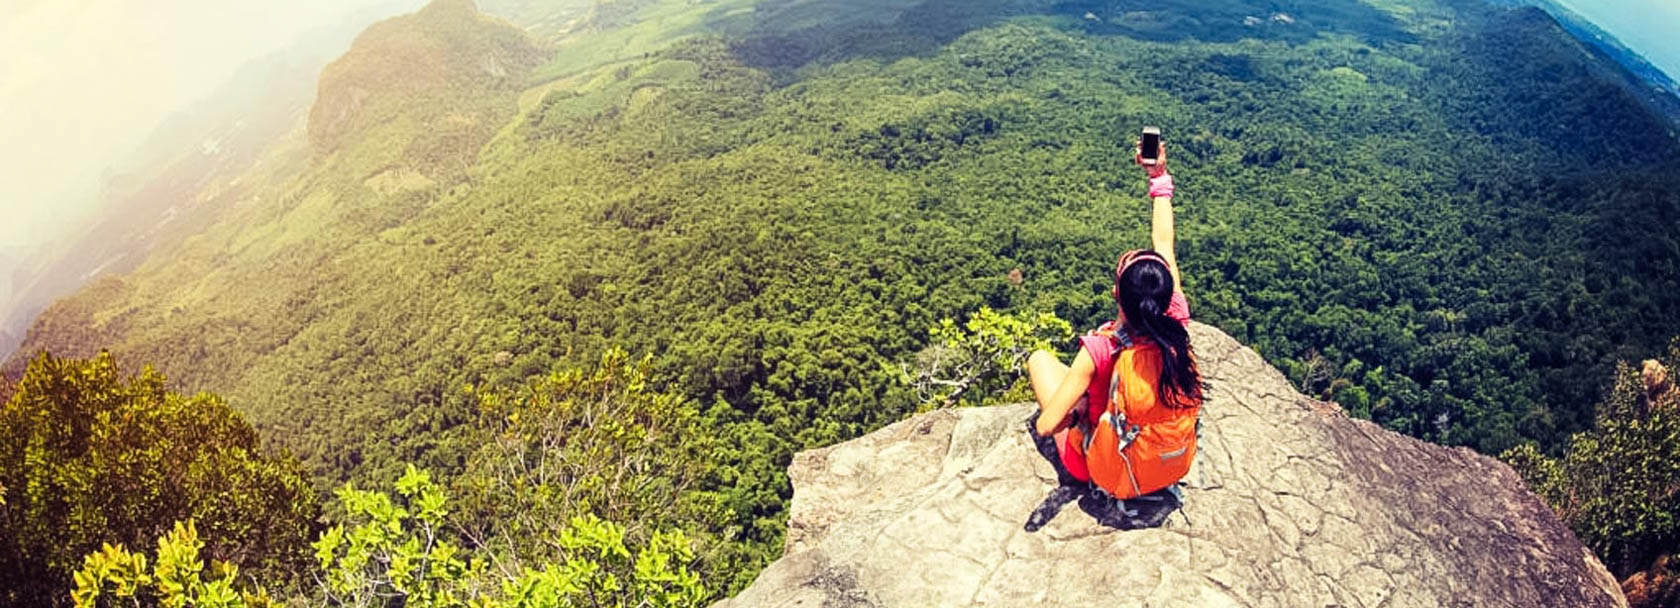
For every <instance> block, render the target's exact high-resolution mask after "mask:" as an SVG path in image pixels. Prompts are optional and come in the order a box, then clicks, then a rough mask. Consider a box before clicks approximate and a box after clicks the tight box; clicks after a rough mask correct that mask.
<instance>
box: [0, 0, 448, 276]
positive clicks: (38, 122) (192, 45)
mask: <svg viewBox="0 0 1680 608" xmlns="http://www.w3.org/2000/svg"><path fill="white" fill-rule="evenodd" d="M408 4H411V5H412V4H417V3H416V2H410V3H408ZM410 8H411V7H410ZM375 9H383V10H385V11H386V12H385V13H384V14H378V13H374V14H370V12H369V11H372V10H375ZM401 11H402V7H400V6H393V3H392V0H143V1H142V0H0V259H3V258H4V257H6V256H17V255H19V254H21V253H24V252H26V251H28V250H31V249H34V248H36V247H38V246H40V245H42V244H44V243H46V242H48V241H51V240H55V239H57V238H61V235H62V234H63V233H64V232H65V231H66V230H67V229H68V228H69V227H70V226H71V224H72V223H75V222H77V221H78V220H83V219H85V216H86V215H87V210H88V209H89V208H91V206H92V205H93V204H94V203H95V202H97V199H96V195H97V192H98V185H99V180H100V176H101V173H102V172H103V170H104V168H105V167H106V166H107V165H109V164H110V163H111V162H112V161H113V160H115V159H116V158H117V157H119V156H120V155H121V154H123V153H125V152H128V151H129V150H131V149H132V148H133V147H134V146H136V145H138V144H139V143H140V140H142V139H143V138H144V137H145V136H146V135H147V134H148V133H150V132H151V131H152V129H153V128H154V127H156V126H157V125H158V123H159V122H161V121H162V120H163V119H164V118H165V117H166V116H167V115H168V114H169V113H170V112H171V111H173V110H176V109H178V108H181V107H184V106H186V105H188V104H190V103H192V102H194V101H197V100H199V99H201V98H203V97H204V96H206V95H208V94H209V93H210V92H212V91H213V90H214V89H215V88H216V87H217V86H218V85H221V84H224V83H225V82H227V80H228V79H229V78H231V77H232V76H233V74H234V72H235V71H236V70H237V69H238V68H239V67H240V66H241V65H243V64H244V63H246V62H247V61H250V60H252V59H255V58H258V57H261V56H264V55H268V54H270V53H273V52H276V51H279V50H281V49H283V48H285V47H286V46H288V45H290V44H291V43H292V42H293V41H294V40H296V39H297V38H298V37H300V35H302V34H304V33H306V32H310V31H312V30H316V29H320V28H323V27H330V26H333V25H337V24H339V23H341V22H342V21H343V20H345V19H348V18H352V16H354V18H356V19H361V20H365V21H369V22H371V21H373V20H376V19H377V18H380V17H383V16H388V15H390V14H395V13H397V12H401Z"/></svg>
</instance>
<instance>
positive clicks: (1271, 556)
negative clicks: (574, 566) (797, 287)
mask: <svg viewBox="0 0 1680 608" xmlns="http://www.w3.org/2000/svg"><path fill="white" fill-rule="evenodd" d="M1191 333H1192V335H1193V336H1194V344H1195V346H1196V350H1197V353H1198V355H1199V360H1200V362H1201V365H1202V369H1203V372H1204V373H1205V374H1206V376H1207V380H1208V381H1209V383H1210V384H1211V385H1212V388H1211V392H1210V393H1209V397H1208V400H1207V403H1206V406H1205V408H1204V409H1203V423H1204V426H1203V435H1202V440H1201V452H1200V454H1198V456H1197V459H1196V464H1195V467H1194V468H1193V469H1192V470H1191V472H1190V475H1189V476H1188V477H1187V478H1186V479H1185V481H1186V483H1187V485H1186V487H1185V490H1184V496H1185V506H1184V508H1183V509H1182V510H1181V511H1180V512H1179V513H1178V514H1175V515H1173V516H1172V517H1171V518H1170V519H1169V520H1168V521H1167V523H1166V524H1165V525H1164V526H1163V527H1160V528H1152V529H1140V530H1130V531H1121V530H1116V529H1113V528H1109V527H1106V526H1103V525H1101V524H1099V523H1098V522H1097V521H1096V520H1095V519H1093V518H1092V516H1090V515H1088V514H1086V513H1085V512H1083V511H1082V510H1081V509H1079V508H1075V507H1072V506H1069V507H1068V508H1066V509H1064V510H1063V511H1062V512H1061V513H1060V515H1059V516H1057V517H1056V518H1055V519H1053V520H1051V521H1050V523H1049V525H1047V526H1045V527H1044V528H1043V529H1041V530H1039V531H1037V532H1027V531H1025V530H1024V529H1023V524H1024V523H1025V521H1026V520H1027V517H1028V515H1029V514H1030V513H1031V512H1032V511H1033V510H1034V508H1035V507H1037V506H1038V505H1039V504H1040V502H1041V501H1042V500H1043V499H1044V498H1045V497H1046V495H1047V494H1048V493H1049V492H1050V491H1051V490H1052V489H1053V487H1054V486H1055V485H1056V477H1055V473H1054V471H1053V469H1052V468H1051V466H1050V465H1049V463H1048V461H1046V460H1045V459H1043V458H1042V457H1040V456H1039V455H1038V453H1037V452H1036V451H1035V450H1034V448H1033V444H1032V442H1031V440H1030V438H1029V437H1028V435H1027V433H1026V426H1025V420H1026V418H1027V417H1028V416H1029V415H1030V414H1031V413H1032V412H1033V410H1034V408H1033V406H1031V405H1015V406H1007V407H994V408H975V409H958V410H942V411H935V412H930V413H927V414H922V415H918V416H915V417H913V418H910V419H908V420H904V421H902V422H899V423H897V424H893V425H891V426H888V427H886V428H884V429H881V430H879V431H876V432H874V433H871V434H869V435H866V436H864V437H861V438H858V439H855V440H853V441H849V442H846V443H842V444H839V445H835V446H832V447H828V448H824V449H820V450H812V451H808V452H804V453H801V454H799V455H798V456H797V457H796V458H795V459H794V462H793V465H792V466H791V467H790V469H789V472H790V474H791V476H792V479H793V486H794V496H793V507H792V513H791V515H790V518H789V521H788V536H787V547H786V552H785V554H784V555H783V556H782V558H781V559H779V560H777V561H776V562H775V563H773V564H771V565H770V567H769V568H766V569H765V570H764V572H763V573H762V574H760V575H759V578H758V579H757V581H755V582H754V583H753V584H752V585H751V586H749V587H748V588H747V589H746V590H744V591H742V592H741V593H740V594H739V595H738V596H736V597H735V598H733V599H730V600H726V601H723V602H721V603H719V604H718V605H717V607H715V608H740V607H749V606H752V607H756V606H811V607H817V606H825V607H826V606H967V605H984V606H1035V605H1064V606H1099V605H1101V606H1286V607H1296V606H1391V607H1399V606H1430V607H1434V606H1580V607H1585V606H1626V605H1627V601H1626V599H1625V598H1624V597H1623V596H1622V592H1621V590H1620V588H1619V586H1618V585H1617V583H1616V581H1615V579H1613V578H1612V577H1611V576H1610V574H1609V573H1608V572H1607V571H1606V570H1605V568H1604V566H1603V565H1602V564H1600V563H1599V561H1598V560H1597V559H1596V558H1595V557H1594V556H1593V555H1592V553H1591V552H1589V551H1588V550H1587V549H1586V548H1585V547H1583V546H1582V545H1581V543H1580V542H1579V541H1578V540H1576V538H1575V536H1574V535H1573V534H1572V533H1570V531H1569V529H1568V528H1566V527H1564V525H1563V524H1562V523H1560V522H1559V521H1558V519H1557V518H1556V517H1555V516H1554V515H1553V513H1552V512H1551V511H1550V510H1549V509H1548V508H1547V507H1546V505H1545V504H1544V503H1542V502H1541V501H1540V499H1539V498H1537V497H1536V496H1535V495H1534V494H1533V493H1531V492H1529V491H1528V490H1527V489H1526V488H1525V487H1524V486H1523V483H1522V481H1521V480H1519V479H1518V477H1517V475H1516V474H1515V473H1513V472H1512V470H1511V469H1510V468H1509V467H1507V466H1506V465H1505V464H1503V463H1501V462H1499V461H1497V460H1494V459H1493V458H1489V457H1487V456H1483V455H1480V454H1477V453H1475V452H1473V451H1470V450H1468V449H1463V448H1447V447H1442V446H1438V445H1432V444H1429V443H1425V442H1422V441H1418V440H1416V439H1412V438H1409V437H1405V436H1402V435H1399V434H1396V433H1393V432H1390V431H1387V430H1384V429H1383V428H1381V427H1379V426H1377V425H1374V424H1371V423H1369V422H1366V421H1362V420H1354V419H1351V418H1349V417H1347V416H1346V415H1345V414H1343V413H1342V411H1341V410H1340V409H1339V408H1337V407H1336V406H1335V405H1333V404H1327V403H1322V402H1317V401H1314V400H1311V399H1308V398H1306V397H1303V396H1302V395H1300V394H1299V393H1298V392H1296V391H1295V389H1294V388H1293V387H1292V386H1291V385H1290V384H1289V382H1288V381H1287V380H1286V379H1285V378H1284V376H1283V375H1282V374H1280V373H1278V371H1277V370H1275V369H1273V368H1271V367H1270V366H1268V365H1267V364H1266V363H1265V362H1264V361H1263V360H1262V359H1261V358H1260V357H1259V355H1257V354H1255V353H1254V351H1252V350H1250V349H1247V348H1244V347H1243V346H1242V345H1240V344H1238V343H1237V342H1236V341H1235V340H1233V339H1231V337H1229V336H1227V335H1225V334H1224V333H1221V332H1220V331H1218V330H1216V329H1213V328H1210V327H1207V326H1204V325H1196V326H1194V327H1193V328H1192V332H1191Z"/></svg>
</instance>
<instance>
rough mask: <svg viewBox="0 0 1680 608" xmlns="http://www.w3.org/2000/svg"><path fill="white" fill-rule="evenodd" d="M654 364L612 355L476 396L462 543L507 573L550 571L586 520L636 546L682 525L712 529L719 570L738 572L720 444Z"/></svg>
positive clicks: (463, 491)
mask: <svg viewBox="0 0 1680 608" xmlns="http://www.w3.org/2000/svg"><path fill="white" fill-rule="evenodd" d="M651 365H652V357H643V358H642V359H640V360H633V359H631V358H630V357H629V355H627V354H626V353H625V352H624V351H622V350H616V349H615V350H609V351H607V352H606V353H605V354H603V355H602V357H601V361H600V364H599V365H597V366H595V367H593V368H592V369H584V368H573V369H566V370H563V371H557V372H554V373H550V374H548V375H546V376H542V377H538V378H535V379H533V380H531V381H529V382H527V383H526V385H525V386H524V387H523V388H520V389H518V390H509V389H493V388H492V389H482V390H475V391H474V396H475V397H476V399H477V400H478V402H479V407H480V408H481V411H482V414H483V418H482V421H481V423H480V429H481V432H482V437H483V441H482V443H483V447H481V448H480V449H479V450H478V452H477V453H476V454H474V455H473V457H472V458H471V460H470V461H469V462H468V465H467V467H466V472H465V473H464V474H462V475H461V476H460V477H459V478H458V479H456V480H455V482H454V487H455V488H456V489H457V492H458V493H459V494H460V495H461V500H460V501H459V504H460V516H459V517H457V518H456V519H455V521H456V522H457V524H458V526H459V528H460V530H461V531H462V534H463V535H465V536H466V537H467V538H470V539H474V542H477V543H481V544H484V545H486V546H491V547H495V548H497V550H498V563H499V564H501V565H503V566H504V567H508V568H516V567H519V566H520V565H524V564H539V563H543V562H547V561H553V560H556V559H558V558H560V557H563V554H562V553H560V552H558V550H557V547H559V546H560V545H561V544H562V543H558V542H557V541H558V539H561V538H563V537H564V534H565V530H566V529H567V527H568V526H570V525H572V524H571V523H570V522H571V521H572V520H574V519H575V518H577V517H579V516H580V515H582V514H588V515H590V516H600V517H602V518H605V519H607V520H610V521H616V522H624V525H626V526H627V529H621V530H620V532H621V533H624V534H628V535H629V537H630V538H632V539H633V540H635V541H637V542H647V541H648V540H649V538H650V535H651V534H653V531H654V530H658V529H664V528H669V527H675V526H684V527H688V528H690V529H701V530H708V531H709V532H710V534H708V535H707V536H706V538H705V539H706V540H707V541H709V542H708V545H709V547H708V550H709V553H710V555H709V556H708V557H710V558H711V559H710V560H709V561H711V563H710V564H708V565H709V566H710V567H712V568H715V569H717V570H719V571H723V572H729V571H731V570H730V568H729V564H728V563H727V561H726V559H725V557H726V554H727V553H729V551H728V548H727V546H726V542H725V541H726V540H727V539H728V538H729V537H730V536H731V535H730V534H729V531H728V530H727V529H726V528H725V525H726V523H727V522H728V521H729V519H730V518H728V517H727V516H726V515H725V514H724V513H723V512H722V507H721V506H720V505H719V501H718V497H717V496H716V494H714V493H708V492H699V491H697V490H698V489H699V486H700V485H701V484H702V483H703V482H704V481H705V478H706V476H708V475H711V474H714V473H715V468H716V467H715V464H714V462H713V460H712V459H713V458H714V453H715V450H716V449H717V448H718V440H717V438H716V437H715V434H714V429H712V428H710V426H709V425H708V424H706V422H705V420H704V419H703V418H702V417H701V415H700V412H699V410H697V409H696V408H695V405H694V403H693V401H692V400H690V399H688V398H686V397H684V396H682V395H679V394H671V393H665V392H659V391H656V390H654V389H653V388H652V387H651V386H650V385H649V382H650V381H651V378H650V376H649V371H650V368H651Z"/></svg>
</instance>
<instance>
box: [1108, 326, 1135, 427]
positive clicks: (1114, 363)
mask: <svg viewBox="0 0 1680 608" xmlns="http://www.w3.org/2000/svg"><path fill="white" fill-rule="evenodd" d="M1110 343H1111V344H1112V347H1111V351H1110V353H1109V358H1110V359H1111V361H1110V369H1109V374H1108V411H1109V412H1114V413H1118V414H1120V415H1124V412H1125V411H1126V408H1124V407H1122V406H1123V405H1124V404H1125V399H1126V394H1125V393H1123V392H1121V391H1120V369H1119V367H1120V365H1119V364H1120V357H1121V355H1122V354H1123V353H1125V352H1126V349H1129V348H1131V347H1132V335H1131V334H1130V333H1128V332H1126V330H1124V329H1121V330H1119V331H1116V332H1115V333H1114V336H1113V337H1112V339H1111V340H1110Z"/></svg>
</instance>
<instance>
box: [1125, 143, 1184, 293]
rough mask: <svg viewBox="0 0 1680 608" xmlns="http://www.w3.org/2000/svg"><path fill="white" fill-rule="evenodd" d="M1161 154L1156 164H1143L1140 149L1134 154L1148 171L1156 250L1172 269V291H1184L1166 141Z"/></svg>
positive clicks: (1151, 219) (1152, 239)
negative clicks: (1174, 228) (1168, 171)
mask: <svg viewBox="0 0 1680 608" xmlns="http://www.w3.org/2000/svg"><path fill="white" fill-rule="evenodd" d="M1160 146H1161V147H1160V150H1161V151H1160V154H1161V156H1160V158H1159V159H1157V160H1156V162H1155V164H1153V165H1145V164H1143V153H1142V151H1141V150H1138V151H1137V155H1136V156H1135V157H1134V158H1133V162H1136V163H1137V164H1138V166H1141V167H1143V168H1144V171H1145V172H1147V173H1148V174H1149V198H1150V201H1151V203H1150V204H1151V206H1152V207H1153V209H1152V210H1151V211H1150V215H1149V236H1150V239H1151V241H1153V243H1152V245H1153V246H1154V249H1155V253H1159V254H1161V257H1163V258H1166V259H1167V268H1168V269H1169V270H1171V271H1172V277H1173V291H1175V292H1179V293H1183V292H1184V280H1183V279H1182V278H1180V276H1179V274H1178V253H1177V252H1176V251H1175V250H1174V248H1173V242H1174V238H1175V237H1174V235H1173V205H1172V197H1173V182H1172V174H1170V173H1167V142H1165V141H1163V142H1161V144H1160Z"/></svg>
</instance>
